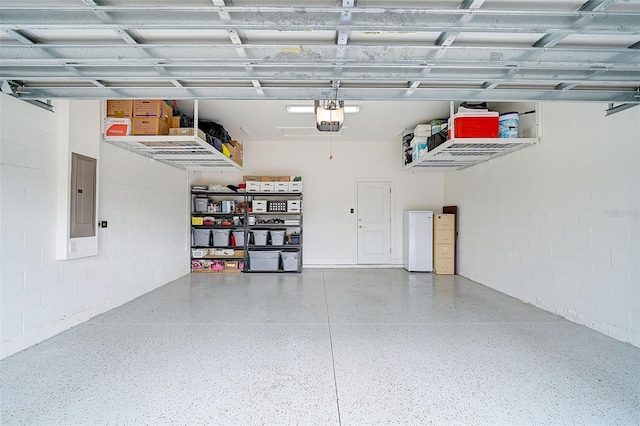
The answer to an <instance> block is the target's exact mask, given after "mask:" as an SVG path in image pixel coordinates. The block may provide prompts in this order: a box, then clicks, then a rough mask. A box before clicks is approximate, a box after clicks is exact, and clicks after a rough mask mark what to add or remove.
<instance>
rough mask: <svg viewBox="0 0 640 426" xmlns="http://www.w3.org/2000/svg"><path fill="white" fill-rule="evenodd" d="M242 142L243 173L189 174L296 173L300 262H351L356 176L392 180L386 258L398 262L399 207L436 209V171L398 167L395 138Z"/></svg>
mask: <svg viewBox="0 0 640 426" xmlns="http://www.w3.org/2000/svg"><path fill="white" fill-rule="evenodd" d="M332 146H333V149H332V153H333V159H330V158H329V157H330V153H331V150H330V141H329V136H327V138H326V139H325V140H323V141H297V140H294V141H288V140H286V141H279V142H253V141H250V142H245V146H244V155H245V157H244V170H243V172H222V173H220V172H202V173H194V174H193V175H192V176H191V180H192V181H193V182H197V183H207V184H211V183H224V184H230V183H231V184H237V183H238V182H242V175H243V174H245V175H301V176H303V182H304V238H303V240H304V253H303V257H304V258H303V262H304V264H305V265H307V266H311V265H355V264H357V238H356V235H357V228H356V218H355V214H351V213H350V209H351V208H354V209H355V208H356V207H357V206H356V201H357V199H356V179H370V178H380V179H387V180H391V181H392V188H393V199H392V203H393V204H392V209H393V211H392V214H393V223H392V258H393V264H396V265H401V264H402V212H403V211H404V210H420V209H425V210H435V211H442V198H443V194H442V187H443V174H442V172H427V171H416V172H415V173H414V172H406V171H403V170H402V165H401V154H400V153H401V149H400V140H399V139H398V140H392V141H386V142H368V143H362V142H349V141H344V140H342V139H340V140H334V141H333V144H332Z"/></svg>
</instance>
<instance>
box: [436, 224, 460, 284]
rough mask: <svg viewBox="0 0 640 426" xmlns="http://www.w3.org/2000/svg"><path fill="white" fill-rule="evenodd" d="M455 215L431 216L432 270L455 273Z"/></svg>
mask: <svg viewBox="0 0 640 426" xmlns="http://www.w3.org/2000/svg"><path fill="white" fill-rule="evenodd" d="M455 244H456V215H454V214H436V215H434V216H433V272H434V273H436V274H441V275H450V274H454V273H455V251H456V250H455V248H456V247H455Z"/></svg>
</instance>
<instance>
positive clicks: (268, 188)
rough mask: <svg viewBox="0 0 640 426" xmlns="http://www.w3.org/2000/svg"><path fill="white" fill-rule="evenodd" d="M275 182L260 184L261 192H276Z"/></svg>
mask: <svg viewBox="0 0 640 426" xmlns="http://www.w3.org/2000/svg"><path fill="white" fill-rule="evenodd" d="M275 190H276V185H275V182H260V192H275Z"/></svg>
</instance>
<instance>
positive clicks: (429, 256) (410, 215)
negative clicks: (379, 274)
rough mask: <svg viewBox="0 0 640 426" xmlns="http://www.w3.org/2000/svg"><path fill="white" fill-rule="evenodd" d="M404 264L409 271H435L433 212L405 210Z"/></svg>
mask: <svg viewBox="0 0 640 426" xmlns="http://www.w3.org/2000/svg"><path fill="white" fill-rule="evenodd" d="M403 265H404V269H406V270H407V271H416V272H433V212H429V211H405V212H404V254H403Z"/></svg>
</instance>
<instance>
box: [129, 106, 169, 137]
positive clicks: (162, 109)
mask: <svg viewBox="0 0 640 426" xmlns="http://www.w3.org/2000/svg"><path fill="white" fill-rule="evenodd" d="M133 116H134V117H156V118H161V119H162V121H164V122H165V124H166V125H167V129H168V128H169V127H170V122H171V117H172V116H173V109H172V108H171V107H170V106H169V105H167V103H166V102H165V101H163V100H159V99H157V100H148V99H144V100H135V101H133ZM165 134H166V133H165Z"/></svg>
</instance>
